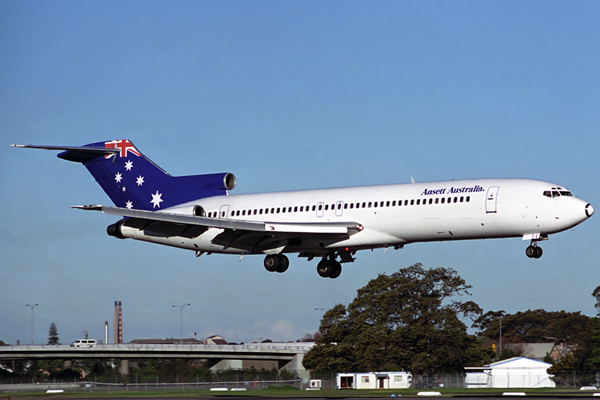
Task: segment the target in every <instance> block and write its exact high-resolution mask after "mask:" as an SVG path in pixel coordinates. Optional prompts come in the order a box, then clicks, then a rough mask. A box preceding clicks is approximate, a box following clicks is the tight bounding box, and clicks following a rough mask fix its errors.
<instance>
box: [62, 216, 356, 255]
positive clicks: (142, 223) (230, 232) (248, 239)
mask: <svg viewBox="0 0 600 400" xmlns="http://www.w3.org/2000/svg"><path fill="white" fill-rule="evenodd" d="M73 208H77V209H82V210H94V211H101V212H103V213H104V214H109V215H117V216H122V217H127V218H129V219H128V220H127V221H126V222H125V224H126V225H127V226H132V227H136V228H139V229H144V230H148V231H153V232H157V233H161V234H164V235H168V236H183V237H188V238H189V237H197V236H199V235H201V234H203V233H204V232H206V231H207V230H208V229H209V228H220V229H223V232H222V233H220V234H219V235H217V236H216V237H215V238H214V239H213V243H215V244H219V245H223V246H224V247H225V248H228V247H234V248H241V249H246V250H260V249H261V248H262V249H263V250H266V249H272V248H277V247H282V246H283V247H285V245H287V243H288V242H289V241H290V240H293V239H294V238H302V237H306V236H313V235H320V236H321V237H322V238H323V239H324V240H327V241H332V242H335V241H338V240H343V239H346V238H348V237H349V236H351V235H354V234H356V233H358V232H360V231H362V230H363V226H362V225H361V224H359V223H357V222H307V223H300V222H268V221H242V220H232V219H221V218H206V217H196V216H192V215H182V214H173V213H166V212H153V211H145V210H133V209H127V208H121V207H108V206H100V205H86V206H74V207H73ZM257 247H258V248H257Z"/></svg>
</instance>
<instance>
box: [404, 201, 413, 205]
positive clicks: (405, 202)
mask: <svg viewBox="0 0 600 400" xmlns="http://www.w3.org/2000/svg"><path fill="white" fill-rule="evenodd" d="M404 205H405V206H407V205H408V200H404ZM411 205H412V204H411Z"/></svg>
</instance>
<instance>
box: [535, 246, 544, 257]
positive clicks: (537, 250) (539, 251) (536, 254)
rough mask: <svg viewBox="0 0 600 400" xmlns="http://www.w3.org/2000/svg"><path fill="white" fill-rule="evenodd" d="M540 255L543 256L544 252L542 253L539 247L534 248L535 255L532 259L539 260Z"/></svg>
mask: <svg viewBox="0 0 600 400" xmlns="http://www.w3.org/2000/svg"><path fill="white" fill-rule="evenodd" d="M542 254H544V252H543V251H542V248H541V247H536V248H535V254H534V255H533V258H540V257H541V256H542Z"/></svg>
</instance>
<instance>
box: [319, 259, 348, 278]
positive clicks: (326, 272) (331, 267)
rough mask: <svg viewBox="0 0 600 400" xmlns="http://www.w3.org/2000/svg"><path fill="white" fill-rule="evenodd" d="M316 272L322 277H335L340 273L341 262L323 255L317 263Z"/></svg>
mask: <svg viewBox="0 0 600 400" xmlns="http://www.w3.org/2000/svg"><path fill="white" fill-rule="evenodd" d="M317 273H318V274H319V276H321V277H323V278H331V279H335V278H337V277H338V276H340V274H341V273H342V264H340V263H339V261H336V260H335V258H334V257H332V256H326V257H323V259H322V260H321V261H319V264H317Z"/></svg>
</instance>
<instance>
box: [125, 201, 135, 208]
mask: <svg viewBox="0 0 600 400" xmlns="http://www.w3.org/2000/svg"><path fill="white" fill-rule="evenodd" d="M125 208H128V209H130V210H131V209H132V208H133V203H132V202H131V200H129V201H128V202H127V204H125Z"/></svg>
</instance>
